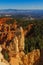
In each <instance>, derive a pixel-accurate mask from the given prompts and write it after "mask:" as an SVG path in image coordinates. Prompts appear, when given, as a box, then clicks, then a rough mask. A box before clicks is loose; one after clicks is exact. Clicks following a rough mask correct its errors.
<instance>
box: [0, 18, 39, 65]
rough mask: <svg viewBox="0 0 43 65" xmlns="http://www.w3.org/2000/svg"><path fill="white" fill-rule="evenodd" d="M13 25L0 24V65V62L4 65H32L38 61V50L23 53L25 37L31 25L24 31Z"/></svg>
mask: <svg viewBox="0 0 43 65" xmlns="http://www.w3.org/2000/svg"><path fill="white" fill-rule="evenodd" d="M4 21H5V19H4ZM15 25H16V24H14V25H12V24H11V25H8V24H5V25H3V24H0V45H1V46H0V65H2V64H1V63H2V62H3V64H4V62H5V64H6V63H7V64H6V65H33V64H34V63H35V62H36V61H39V58H40V50H39V49H36V50H33V51H31V52H30V53H28V54H25V53H24V46H25V36H26V35H27V33H28V32H29V31H30V30H31V29H32V26H33V24H31V25H29V26H28V27H27V28H26V30H24V29H23V28H22V27H17V25H16V26H15ZM13 26H14V27H15V28H14V27H13ZM1 61H2V62H1Z"/></svg>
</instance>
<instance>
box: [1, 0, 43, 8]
mask: <svg viewBox="0 0 43 65" xmlns="http://www.w3.org/2000/svg"><path fill="white" fill-rule="evenodd" d="M0 9H43V0H0Z"/></svg>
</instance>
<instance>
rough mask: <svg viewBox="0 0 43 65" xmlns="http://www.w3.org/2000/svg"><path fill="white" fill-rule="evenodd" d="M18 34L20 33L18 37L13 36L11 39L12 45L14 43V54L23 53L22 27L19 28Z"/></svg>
mask: <svg viewBox="0 0 43 65" xmlns="http://www.w3.org/2000/svg"><path fill="white" fill-rule="evenodd" d="M18 33H20V34H19V35H18V36H17V35H15V37H14V39H13V43H14V46H15V51H16V52H19V51H23V50H24V45H25V43H24V40H25V38H24V32H23V28H22V27H20V29H19V31H18ZM18 33H17V34H18Z"/></svg>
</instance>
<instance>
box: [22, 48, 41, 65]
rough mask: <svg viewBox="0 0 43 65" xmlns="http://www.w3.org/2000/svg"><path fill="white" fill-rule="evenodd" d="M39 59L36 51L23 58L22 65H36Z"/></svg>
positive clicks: (38, 53)
mask: <svg viewBox="0 0 43 65" xmlns="http://www.w3.org/2000/svg"><path fill="white" fill-rule="evenodd" d="M39 58H40V50H38V49H36V50H33V51H32V52H30V53H28V54H27V55H25V56H24V57H23V63H24V65H33V64H35V63H36V62H37V64H38V63H39ZM37 64H36V65H37Z"/></svg>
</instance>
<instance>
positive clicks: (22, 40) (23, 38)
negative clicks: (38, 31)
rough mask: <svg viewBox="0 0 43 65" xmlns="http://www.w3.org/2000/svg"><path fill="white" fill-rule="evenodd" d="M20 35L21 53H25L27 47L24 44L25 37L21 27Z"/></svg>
mask: <svg viewBox="0 0 43 65" xmlns="http://www.w3.org/2000/svg"><path fill="white" fill-rule="evenodd" d="M20 33H21V34H20V36H19V51H23V50H24V46H25V43H24V40H25V37H24V31H23V28H22V27H20Z"/></svg>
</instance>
